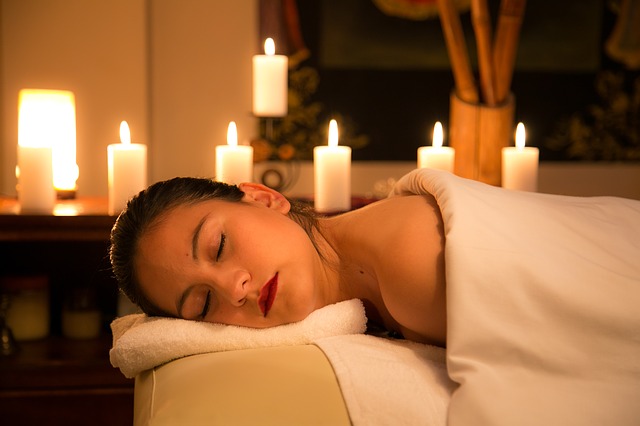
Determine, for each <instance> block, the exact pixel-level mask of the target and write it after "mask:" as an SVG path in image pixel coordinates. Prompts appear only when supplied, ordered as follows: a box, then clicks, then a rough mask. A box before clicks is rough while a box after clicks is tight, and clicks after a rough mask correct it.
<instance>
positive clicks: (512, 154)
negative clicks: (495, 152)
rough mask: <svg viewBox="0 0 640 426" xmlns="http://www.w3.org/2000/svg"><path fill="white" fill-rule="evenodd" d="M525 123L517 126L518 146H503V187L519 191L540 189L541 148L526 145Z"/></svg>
mask: <svg viewBox="0 0 640 426" xmlns="http://www.w3.org/2000/svg"><path fill="white" fill-rule="evenodd" d="M525 139H526V133H525V129H524V124H522V123H518V126H517V128H516V146H515V147H506V148H502V187H503V188H507V189H515V190H519V191H531V192H535V191H537V190H538V157H539V150H538V148H534V147H525V146H524V145H525Z"/></svg>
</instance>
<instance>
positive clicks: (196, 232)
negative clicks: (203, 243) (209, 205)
mask: <svg viewBox="0 0 640 426" xmlns="http://www.w3.org/2000/svg"><path fill="white" fill-rule="evenodd" d="M207 217H208V215H207V216H205V217H203V218H202V219H201V220H200V222H198V224H197V225H196V228H195V229H194V230H193V237H192V238H191V256H193V260H198V239H199V238H200V231H202V226H203V225H204V223H205V222H206V220H207Z"/></svg>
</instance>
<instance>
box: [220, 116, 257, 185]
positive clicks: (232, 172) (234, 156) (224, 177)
mask: <svg viewBox="0 0 640 426" xmlns="http://www.w3.org/2000/svg"><path fill="white" fill-rule="evenodd" d="M216 180H217V181H219V182H225V183H228V184H231V185H237V184H240V183H244V182H251V181H252V180H253V147H252V146H248V145H238V128H237V127H236V123H235V122H234V121H232V122H230V123H229V127H228V128H227V144H226V145H218V146H216Z"/></svg>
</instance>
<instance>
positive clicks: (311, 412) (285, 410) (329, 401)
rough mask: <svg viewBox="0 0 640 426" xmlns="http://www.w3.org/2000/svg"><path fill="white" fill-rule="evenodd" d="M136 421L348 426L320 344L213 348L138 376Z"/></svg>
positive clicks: (338, 393) (167, 423)
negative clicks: (210, 350)
mask: <svg viewBox="0 0 640 426" xmlns="http://www.w3.org/2000/svg"><path fill="white" fill-rule="evenodd" d="M134 411H135V413H134V425H135V426H141V425H153V426H158V425H177V424H180V425H201V424H202V425H204V424H206V425H230V424H233V425H255V424H260V425H289V424H291V425H293V424H304V425H349V424H350V421H349V415H348V412H347V409H346V406H345V403H344V400H343V398H342V394H341V392H340V388H339V386H338V382H337V380H336V378H335V375H334V372H333V369H332V367H331V364H330V363H329V361H328V360H327V358H326V357H325V355H324V353H323V352H322V351H321V350H320V349H319V348H318V347H317V346H315V345H297V346H280V347H267V348H257V349H244V350H236V351H227V352H214V353H207V354H201V355H193V356H189V357H185V358H181V359H178V360H175V361H172V362H170V363H168V364H165V365H163V366H160V367H156V368H154V369H151V370H147V371H145V372H143V373H141V374H139V375H138V376H137V377H136V385H135V407H134Z"/></svg>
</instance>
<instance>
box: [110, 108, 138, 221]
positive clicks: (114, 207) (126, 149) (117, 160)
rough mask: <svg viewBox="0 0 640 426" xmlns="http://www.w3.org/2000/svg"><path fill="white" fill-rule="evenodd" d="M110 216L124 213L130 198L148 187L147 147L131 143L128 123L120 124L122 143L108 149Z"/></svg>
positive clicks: (112, 145)
mask: <svg viewBox="0 0 640 426" xmlns="http://www.w3.org/2000/svg"><path fill="white" fill-rule="evenodd" d="M107 162H108V174H109V176H108V178H109V179H108V181H109V214H112V215H113V214H118V213H119V212H120V211H122V210H123V209H124V208H125V207H126V205H127V201H129V198H131V197H132V196H134V195H136V194H137V193H138V192H140V191H142V190H143V189H144V188H146V186H147V146H146V145H143V144H138V143H131V132H130V130H129V125H128V124H127V122H126V121H123V122H122V123H120V143H116V144H111V145H109V146H108V147H107Z"/></svg>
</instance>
